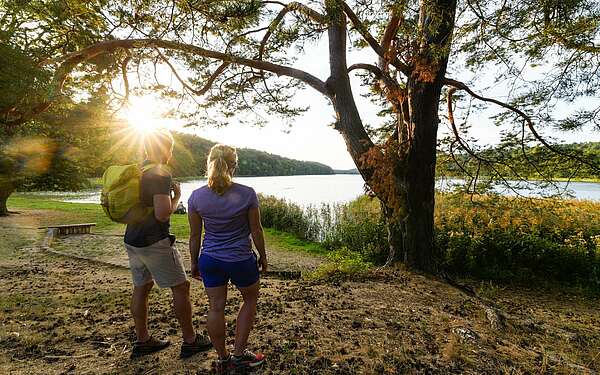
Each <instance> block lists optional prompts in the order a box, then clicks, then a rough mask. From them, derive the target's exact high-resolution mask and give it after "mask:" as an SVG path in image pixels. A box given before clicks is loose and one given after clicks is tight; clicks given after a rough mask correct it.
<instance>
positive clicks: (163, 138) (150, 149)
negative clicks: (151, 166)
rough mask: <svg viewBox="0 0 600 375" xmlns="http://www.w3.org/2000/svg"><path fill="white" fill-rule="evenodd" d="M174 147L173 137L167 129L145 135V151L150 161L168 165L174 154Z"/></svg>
mask: <svg viewBox="0 0 600 375" xmlns="http://www.w3.org/2000/svg"><path fill="white" fill-rule="evenodd" d="M174 145H175V140H174V139H173V135H172V134H171V132H170V131H168V130H166V129H159V130H154V131H152V132H149V133H146V134H144V151H145V152H146V158H147V159H148V160H151V161H157V162H160V163H166V162H167V161H168V159H169V157H170V156H171V154H172V152H173V146H174Z"/></svg>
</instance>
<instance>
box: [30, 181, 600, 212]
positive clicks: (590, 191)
mask: <svg viewBox="0 0 600 375" xmlns="http://www.w3.org/2000/svg"><path fill="white" fill-rule="evenodd" d="M234 181H236V182H238V183H240V184H244V185H248V186H251V187H253V188H254V190H256V192H258V193H262V194H265V195H274V196H276V197H278V198H283V199H286V200H288V201H291V202H294V203H298V204H300V205H303V206H305V205H311V204H312V205H319V204H321V203H341V202H348V201H351V200H353V199H354V198H356V197H358V196H360V195H361V194H363V184H364V182H363V179H362V177H361V176H360V175H321V176H276V177H235V178H234ZM461 182H462V181H461V180H458V179H439V180H438V181H437V188H438V190H445V191H447V190H449V189H451V188H452V186H453V185H455V184H460V183H461ZM205 184H206V180H204V179H201V180H194V181H188V182H184V183H182V184H181V200H182V201H183V203H184V204H185V205H186V206H187V199H188V197H189V196H190V194H191V193H192V191H194V190H195V189H197V188H199V187H201V186H203V185H205ZM556 186H557V187H558V188H559V190H560V192H561V193H564V192H565V191H566V192H567V193H570V194H572V197H573V198H576V199H587V200H596V201H600V183H591V182H571V183H569V184H567V183H566V182H556ZM513 187H514V189H515V190H517V191H518V192H519V193H520V194H522V195H525V196H548V195H551V194H555V193H557V192H558V191H556V190H555V189H548V188H542V187H535V186H534V187H533V188H532V189H531V190H527V189H524V187H522V186H518V184H517V183H516V182H515V183H514V185H513ZM496 191H497V192H498V193H500V194H504V195H515V192H513V191H511V190H506V189H505V188H502V187H498V188H497V189H496ZM40 194H51V196H52V197H56V199H58V200H61V201H68V202H82V203H100V192H99V191H89V192H81V193H40Z"/></svg>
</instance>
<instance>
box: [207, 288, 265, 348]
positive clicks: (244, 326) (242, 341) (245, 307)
mask: <svg viewBox="0 0 600 375" xmlns="http://www.w3.org/2000/svg"><path fill="white" fill-rule="evenodd" d="M259 286H260V282H259V281H257V282H256V283H254V284H252V285H250V286H247V287H244V288H238V289H239V291H240V292H241V293H242V297H243V299H244V303H243V304H242V307H241V308H240V312H239V313H238V317H237V322H236V326H235V350H234V353H233V354H234V355H237V356H241V355H242V354H243V353H244V350H245V349H246V345H247V344H248V336H249V335H250V330H251V329H252V326H253V325H254V317H255V316H256V302H257V300H258V289H259ZM209 332H210V331H209ZM211 338H212V337H211Z"/></svg>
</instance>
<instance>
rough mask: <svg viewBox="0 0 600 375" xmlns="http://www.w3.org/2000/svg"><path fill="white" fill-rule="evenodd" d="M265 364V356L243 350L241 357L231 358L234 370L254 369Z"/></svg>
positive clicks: (233, 356)
mask: <svg viewBox="0 0 600 375" xmlns="http://www.w3.org/2000/svg"><path fill="white" fill-rule="evenodd" d="M264 362H265V356H264V355H262V354H260V353H258V354H254V353H252V352H251V351H250V350H247V349H246V350H244V354H242V355H241V356H239V357H238V356H235V355H232V356H231V364H232V365H233V366H231V367H233V368H234V369H240V368H248V367H250V368H254V367H258V366H260V365H262V364H263V363H264Z"/></svg>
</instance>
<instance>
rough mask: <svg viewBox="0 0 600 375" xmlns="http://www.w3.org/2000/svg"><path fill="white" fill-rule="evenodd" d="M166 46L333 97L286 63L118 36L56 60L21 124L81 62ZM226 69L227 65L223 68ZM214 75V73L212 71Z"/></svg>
mask: <svg viewBox="0 0 600 375" xmlns="http://www.w3.org/2000/svg"><path fill="white" fill-rule="evenodd" d="M144 48H148V49H158V48H162V49H166V50H171V51H178V52H185V53H189V54H192V55H197V56H203V57H208V58H213V59H216V60H221V61H222V62H223V63H228V64H237V65H244V66H248V67H251V68H255V69H259V70H265V71H268V72H271V73H274V74H277V75H280V76H286V77H290V78H295V79H297V80H299V81H301V82H304V83H306V84H307V85H309V86H310V87H312V88H313V89H315V90H316V91H318V92H320V93H321V94H323V95H324V96H326V97H328V98H331V95H332V94H331V92H330V91H329V90H328V88H327V86H326V84H325V82H323V81H321V80H320V79H318V78H317V77H315V76H313V75H312V74H310V73H308V72H305V71H303V70H300V69H295V68H292V67H289V66H283V65H279V64H274V63H270V62H267V61H260V60H254V59H248V58H244V57H239V56H235V55H232V54H228V53H223V52H218V51H213V50H209V49H205V48H202V47H198V46H195V45H192V44H186V43H180V42H174V41H169V40H162V39H151V38H148V39H117V40H109V41H105V42H100V43H96V44H94V45H91V46H89V47H86V48H84V49H82V50H80V51H77V52H73V53H71V54H68V55H65V56H62V57H60V58H58V59H54V60H53V62H55V63H60V65H59V67H58V68H57V70H56V72H55V74H54V79H53V82H52V85H51V88H50V92H49V95H48V99H47V100H46V101H44V102H43V103H42V104H40V105H38V106H37V107H36V108H35V110H33V111H31V112H29V113H27V114H25V115H24V116H22V117H21V118H19V119H18V123H23V122H26V121H27V120H29V119H31V118H32V117H33V116H35V115H36V114H38V113H41V112H43V111H45V110H46V109H48V108H49V106H50V105H51V103H52V102H54V101H55V100H56V98H57V97H58V95H59V94H60V93H61V92H62V89H63V87H64V84H65V81H66V79H67V77H68V76H69V74H70V73H71V72H72V71H73V70H74V69H75V68H76V67H77V65H79V64H80V63H83V62H85V61H88V60H90V59H93V58H94V57H97V56H99V55H102V54H110V53H113V52H114V51H116V50H119V49H122V50H135V49H144ZM50 62H51V61H46V62H44V64H48V63H50ZM222 69H224V68H222ZM213 75H214V74H213Z"/></svg>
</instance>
